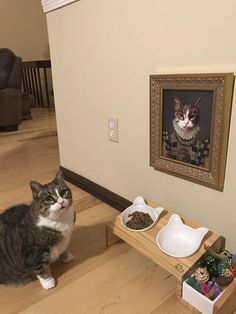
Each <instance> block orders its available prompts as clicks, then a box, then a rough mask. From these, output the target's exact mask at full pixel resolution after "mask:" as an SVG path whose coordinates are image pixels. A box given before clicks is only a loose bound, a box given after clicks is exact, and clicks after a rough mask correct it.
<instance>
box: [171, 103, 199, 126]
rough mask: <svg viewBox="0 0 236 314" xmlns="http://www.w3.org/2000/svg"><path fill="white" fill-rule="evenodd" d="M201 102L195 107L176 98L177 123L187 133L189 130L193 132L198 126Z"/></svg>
mask: <svg viewBox="0 0 236 314" xmlns="http://www.w3.org/2000/svg"><path fill="white" fill-rule="evenodd" d="M199 101H200V99H199V100H198V101H197V103H195V104H193V105H189V104H182V102H181V101H180V99H179V98H178V97H175V121H176V122H177V124H178V126H179V127H180V128H181V129H182V130H185V131H186V132H187V131H188V130H192V129H193V128H194V127H196V126H197V125H198V123H199V108H198V103H199Z"/></svg>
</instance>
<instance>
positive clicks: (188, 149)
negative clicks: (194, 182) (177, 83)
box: [163, 96, 210, 167]
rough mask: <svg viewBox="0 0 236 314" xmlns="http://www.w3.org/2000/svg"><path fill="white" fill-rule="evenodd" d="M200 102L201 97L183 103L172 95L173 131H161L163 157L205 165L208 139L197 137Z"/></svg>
mask: <svg viewBox="0 0 236 314" xmlns="http://www.w3.org/2000/svg"><path fill="white" fill-rule="evenodd" d="M200 102H201V98H198V100H197V101H196V102H195V103H193V104H184V103H182V101H181V99H180V98H179V97H177V96H175V97H174V109H175V114H174V119H173V132H169V131H168V130H164V131H163V156H164V157H168V158H172V159H175V160H178V161H181V162H185V163H189V164H192V165H196V166H202V167H207V163H208V159H207V157H208V154H209V145H210V139H209V138H207V139H204V140H202V139H200V138H199V137H198V135H199V131H200V126H199V118H200V110H199V105H200Z"/></svg>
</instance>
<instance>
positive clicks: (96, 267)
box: [0, 109, 190, 314]
mask: <svg viewBox="0 0 236 314" xmlns="http://www.w3.org/2000/svg"><path fill="white" fill-rule="evenodd" d="M58 167H59V153H58V141H57V132H56V122H55V115H54V112H53V111H48V110H47V109H38V110H37V109H35V110H33V120H30V121H24V122H23V123H22V124H21V126H20V127H19V130H18V131H16V132H11V133H0V182H1V183H0V210H1V211H2V210H4V209H5V208H7V207H8V206H10V205H13V204H17V203H22V202H26V203H29V202H30V201H31V192H30V188H29V181H30V180H36V181H39V182H41V183H46V182H49V181H50V180H51V179H52V178H53V176H54V175H55V173H56V171H57V169H58ZM70 186H71V188H72V191H73V196H74V205H75V209H76V212H77V221H76V226H75V230H74V233H73V238H72V241H71V244H70V251H71V252H72V253H73V255H74V257H75V260H74V262H72V263H71V264H67V265H63V264H60V263H55V264H54V265H53V267H52V272H53V275H54V276H55V278H57V287H56V288H55V289H52V290H49V291H47V290H44V289H43V288H42V287H41V286H40V284H39V282H37V281H35V282H33V283H31V284H28V285H26V286H23V287H17V288H16V287H6V286H0V313H1V314H6V313H25V314H26V313H28V314H41V313H43V314H44V313H50V314H54V313H55V314H62V313H65V314H67V313H68V314H70V313H72V314H73V313H79V314H83V313H87V314H97V313H103V314H120V313H124V314H149V313H150V314H165V313H166V314H175V313H178V314H188V313H190V312H189V310H187V309H186V308H184V307H183V306H182V305H181V304H180V303H179V302H178V301H177V300H176V284H177V283H176V280H175V279H174V277H173V276H172V275H170V274H169V273H167V272H166V271H164V270H163V269H162V268H161V267H159V266H157V265H155V264H154V263H153V262H152V261H150V260H149V259H147V258H145V257H144V256H142V255H141V254H140V253H138V252H137V251H135V250H134V249H132V248H131V247H129V246H128V245H127V244H125V243H123V242H119V243H118V244H115V245H113V246H111V247H109V248H106V246H105V222H107V221H109V220H110V219H112V218H113V217H114V215H116V214H117V211H116V210H115V209H113V208H112V207H110V206H108V205H107V204H104V203H103V202H101V201H100V200H97V199H96V198H94V197H93V196H91V195H89V194H88V193H86V192H84V191H82V190H80V189H78V188H76V187H74V186H72V185H70Z"/></svg>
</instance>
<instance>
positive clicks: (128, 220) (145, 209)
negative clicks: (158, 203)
mask: <svg viewBox="0 0 236 314" xmlns="http://www.w3.org/2000/svg"><path fill="white" fill-rule="evenodd" d="M163 210H164V208H163V207H158V208H152V207H151V206H148V205H147V204H146V203H145V201H144V199H143V197H142V196H137V197H136V198H135V200H134V202H133V204H132V205H131V206H129V207H128V208H126V209H125V210H124V211H123V212H122V214H121V223H122V225H123V226H124V227H125V228H127V229H128V230H130V231H136V232H140V231H146V230H148V229H150V228H152V227H153V226H154V225H155V224H156V222H157V220H158V218H159V216H160V214H161V213H162V212H163Z"/></svg>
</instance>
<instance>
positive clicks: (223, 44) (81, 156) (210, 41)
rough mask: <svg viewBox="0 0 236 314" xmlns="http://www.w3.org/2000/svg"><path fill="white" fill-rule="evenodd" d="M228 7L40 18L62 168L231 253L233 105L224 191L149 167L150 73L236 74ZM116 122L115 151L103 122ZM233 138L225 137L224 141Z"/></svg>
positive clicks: (127, 5)
mask: <svg viewBox="0 0 236 314" xmlns="http://www.w3.org/2000/svg"><path fill="white" fill-rule="evenodd" d="M235 16H236V2H235V1H233V0H226V1H221V0H208V1H205V0H199V1H189V0H179V1H173V0H165V1H160V0H148V1H140V0H138V1H137V0H129V1H125V0H120V1H114V0H100V1H92V0H86V1H85V0H81V1H78V2H75V3H73V4H71V5H69V6H67V7H64V8H62V9H59V10H57V11H53V12H51V13H49V14H48V15H47V22H48V28H49V41H50V50H51V57H52V65H53V77H54V89H55V100H56V110H57V120H58V131H59V144H60V158H61V165H62V166H64V167H66V168H68V169H70V170H72V171H74V172H76V173H78V174H80V175H82V176H85V177H86V178H88V179H90V180H92V181H94V182H96V183H98V184H100V185H102V186H104V187H106V188H108V189H110V190H111V191H113V192H115V193H117V194H119V195H121V196H123V197H125V198H127V199H130V200H133V199H134V197H135V196H137V195H139V194H141V195H143V196H145V197H146V198H151V199H154V200H156V201H158V202H159V203H160V204H162V205H164V206H165V207H167V208H171V209H173V210H175V211H177V212H178V213H180V214H184V215H186V216H188V217H190V218H192V219H193V220H195V221H197V222H200V223H201V224H202V225H204V226H208V227H210V228H212V229H214V230H215V231H218V232H219V233H221V234H223V235H224V236H226V238H227V243H228V248H229V249H231V250H234V251H236V243H235V222H236V207H235V204H236V159H235V155H236V141H235V138H234V137H235V134H236V112H235V110H236V107H235V96H234V103H233V109H232V119H231V129H230V138H229V149H228V159H227V168H226V180H225V188H224V192H218V191H215V190H212V189H209V188H206V187H203V186H201V185H197V184H195V183H191V182H188V181H185V180H182V179H179V178H176V177H174V176H170V175H167V174H164V173H161V172H157V171H155V170H154V169H153V168H151V167H150V166H149V75H150V74H155V73H197V72H203V73H204V72H206V73H207V72H236V41H235V40H234V37H233V30H235V29H236V19H235ZM108 117H118V119H119V135H120V142H119V144H116V143H113V142H110V141H108V139H107V134H108V132H107V118H108ZM233 135H234V136H233Z"/></svg>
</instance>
